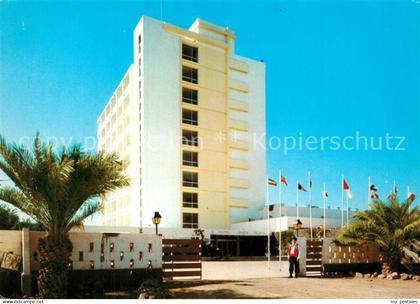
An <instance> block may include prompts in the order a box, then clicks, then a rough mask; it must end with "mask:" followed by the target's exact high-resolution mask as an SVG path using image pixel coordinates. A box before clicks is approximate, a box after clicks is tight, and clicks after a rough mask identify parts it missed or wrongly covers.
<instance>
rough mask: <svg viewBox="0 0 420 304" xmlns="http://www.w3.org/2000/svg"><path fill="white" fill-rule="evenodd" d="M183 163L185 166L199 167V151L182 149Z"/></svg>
mask: <svg viewBox="0 0 420 304" xmlns="http://www.w3.org/2000/svg"><path fill="white" fill-rule="evenodd" d="M182 164H183V165H184V166H190V167H198V153H197V152H192V151H182Z"/></svg>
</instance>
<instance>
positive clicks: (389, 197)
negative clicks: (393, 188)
mask: <svg viewBox="0 0 420 304" xmlns="http://www.w3.org/2000/svg"><path fill="white" fill-rule="evenodd" d="M394 195H395V194H394V193H390V194H389V195H388V196H387V197H386V198H387V199H388V200H389V201H392V200H393V199H394Z"/></svg>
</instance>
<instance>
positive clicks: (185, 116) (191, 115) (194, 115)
mask: <svg viewBox="0 0 420 304" xmlns="http://www.w3.org/2000/svg"><path fill="white" fill-rule="evenodd" d="M182 123H184V124H187V125H193V126H197V125H198V112H197V111H193V110H188V109H182Z"/></svg>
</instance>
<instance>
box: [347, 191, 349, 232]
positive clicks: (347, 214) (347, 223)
mask: <svg viewBox="0 0 420 304" xmlns="http://www.w3.org/2000/svg"><path fill="white" fill-rule="evenodd" d="M348 225H349V196H348V195H346V226H348Z"/></svg>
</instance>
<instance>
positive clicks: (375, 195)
mask: <svg viewBox="0 0 420 304" xmlns="http://www.w3.org/2000/svg"><path fill="white" fill-rule="evenodd" d="M280 182H281V183H283V184H285V185H286V186H288V182H287V179H286V178H285V177H284V176H281V177H280ZM267 183H268V185H270V186H274V187H277V185H278V183H277V181H276V180H274V179H272V178H268V179H267ZM342 187H343V190H344V191H345V192H346V195H347V198H348V199H352V198H353V194H352V193H351V190H350V186H349V184H348V183H347V181H346V180H345V179H344V178H343V180H342ZM309 188H312V179H311V178H309ZM297 189H298V190H299V191H303V192H307V191H306V189H305V187H304V186H303V185H302V184H300V183H298V184H297ZM369 191H370V192H369V196H370V198H371V199H372V200H374V199H379V194H378V188H377V187H376V186H375V185H373V184H372V185H370V187H369ZM397 194H398V188H397V186H395V185H394V187H393V190H392V192H391V193H390V194H389V195H388V197H387V199H388V200H392V199H393V197H394V196H396V195H397ZM322 197H323V198H327V197H328V193H327V191H323V193H322ZM407 198H408V200H409V201H411V202H413V201H414V200H415V199H416V196H415V194H414V193H411V192H408V194H407Z"/></svg>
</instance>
